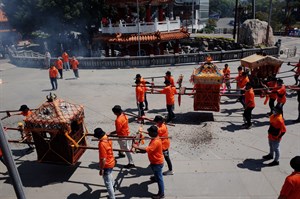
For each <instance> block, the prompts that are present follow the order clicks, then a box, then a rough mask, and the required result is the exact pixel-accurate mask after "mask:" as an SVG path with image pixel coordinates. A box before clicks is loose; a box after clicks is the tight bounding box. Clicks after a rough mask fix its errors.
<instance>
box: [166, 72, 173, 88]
mask: <svg viewBox="0 0 300 199" xmlns="http://www.w3.org/2000/svg"><path fill="white" fill-rule="evenodd" d="M165 80H168V81H169V82H170V85H171V86H173V87H175V81H174V77H173V76H172V75H171V72H170V71H167V72H166V76H165Z"/></svg>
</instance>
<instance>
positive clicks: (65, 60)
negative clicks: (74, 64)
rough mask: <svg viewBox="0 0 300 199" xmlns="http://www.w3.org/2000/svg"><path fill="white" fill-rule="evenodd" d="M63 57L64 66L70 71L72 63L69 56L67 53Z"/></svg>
mask: <svg viewBox="0 0 300 199" xmlns="http://www.w3.org/2000/svg"><path fill="white" fill-rule="evenodd" d="M61 57H62V58H63V65H64V68H65V70H70V63H69V55H68V53H67V52H64V53H63V54H62V55H61Z"/></svg>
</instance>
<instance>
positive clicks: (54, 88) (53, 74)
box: [49, 65, 58, 90]
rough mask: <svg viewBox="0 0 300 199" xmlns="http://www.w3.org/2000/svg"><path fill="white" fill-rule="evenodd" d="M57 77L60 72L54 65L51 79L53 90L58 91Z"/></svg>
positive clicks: (50, 75) (50, 70)
mask: <svg viewBox="0 0 300 199" xmlns="http://www.w3.org/2000/svg"><path fill="white" fill-rule="evenodd" d="M57 75H58V70H57V69H56V68H55V66H53V65H52V66H51V67H50V68H49V77H50V82H51V85H52V90H57Z"/></svg>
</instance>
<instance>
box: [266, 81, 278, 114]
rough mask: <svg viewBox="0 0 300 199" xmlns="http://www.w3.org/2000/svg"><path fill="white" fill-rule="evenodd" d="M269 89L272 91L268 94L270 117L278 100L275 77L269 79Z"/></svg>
mask: <svg viewBox="0 0 300 199" xmlns="http://www.w3.org/2000/svg"><path fill="white" fill-rule="evenodd" d="M266 86H267V88H268V89H269V88H271V89H270V91H268V92H267V94H268V95H269V108H270V112H269V113H268V115H271V114H272V110H273V108H274V106H275V101H276V99H277V93H276V90H277V78H276V77H275V76H274V75H273V76H269V77H268V81H267V85H266Z"/></svg>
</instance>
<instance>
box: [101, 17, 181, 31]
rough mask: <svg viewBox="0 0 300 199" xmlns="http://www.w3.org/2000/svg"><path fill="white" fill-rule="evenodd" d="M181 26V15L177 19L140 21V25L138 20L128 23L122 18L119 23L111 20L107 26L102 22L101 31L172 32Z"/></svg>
mask: <svg viewBox="0 0 300 199" xmlns="http://www.w3.org/2000/svg"><path fill="white" fill-rule="evenodd" d="M180 26H181V25H180V18H179V17H177V18H176V20H169V18H167V19H166V21H158V20H157V19H155V21H154V22H140V25H139V24H138V22H134V23H126V22H122V21H121V20H120V21H119V23H118V24H112V23H111V22H109V23H108V24H107V25H106V26H104V25H103V24H101V31H102V34H117V33H121V34H130V33H139V32H140V33H153V32H157V31H160V32H170V31H174V30H179V29H180Z"/></svg>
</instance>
